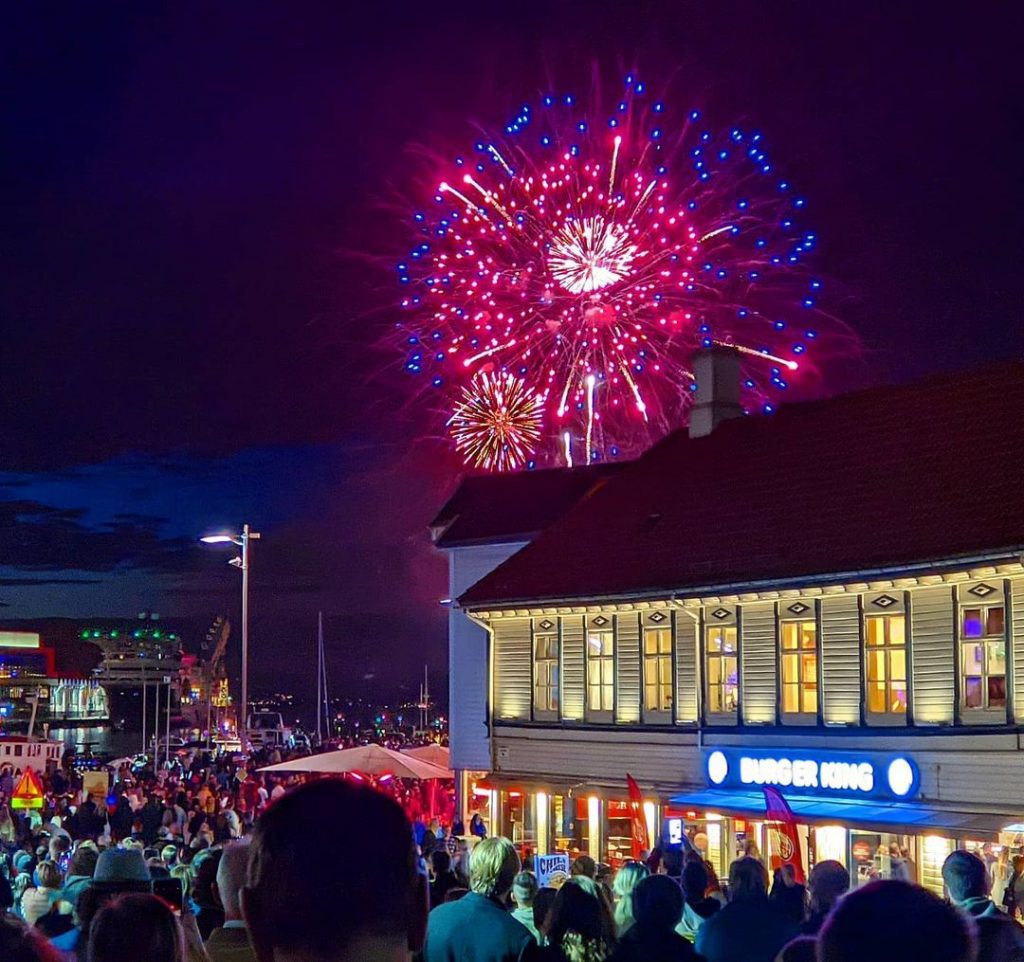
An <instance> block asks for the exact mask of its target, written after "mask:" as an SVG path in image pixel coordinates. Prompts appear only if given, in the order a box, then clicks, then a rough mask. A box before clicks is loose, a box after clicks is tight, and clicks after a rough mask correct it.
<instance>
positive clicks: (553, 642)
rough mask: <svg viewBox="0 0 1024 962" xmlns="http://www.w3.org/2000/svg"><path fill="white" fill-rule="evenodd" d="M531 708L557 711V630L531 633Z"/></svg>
mask: <svg viewBox="0 0 1024 962" xmlns="http://www.w3.org/2000/svg"><path fill="white" fill-rule="evenodd" d="M533 710H534V711H541V712H557V711H558V630H557V628H556V629H555V630H553V631H541V630H539V629H538V630H537V631H535V632H534V635H533Z"/></svg>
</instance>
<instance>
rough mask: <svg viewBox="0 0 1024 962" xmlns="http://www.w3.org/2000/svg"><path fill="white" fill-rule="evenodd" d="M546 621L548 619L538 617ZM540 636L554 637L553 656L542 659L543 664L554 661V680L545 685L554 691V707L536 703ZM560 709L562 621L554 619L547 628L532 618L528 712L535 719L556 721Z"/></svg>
mask: <svg viewBox="0 0 1024 962" xmlns="http://www.w3.org/2000/svg"><path fill="white" fill-rule="evenodd" d="M539 620H541V621H547V620H550V619H547V618H544V619H539ZM540 638H554V642H555V656H554V657H553V658H552V657H550V656H548V657H546V658H544V659H543V662H544V664H546V665H549V666H550V665H551V663H552V662H553V663H554V671H555V682H554V684H553V685H547V686H545V687H546V688H547V689H548V690H549V691H552V690H553V691H554V707H553V708H548V707H540V706H538V704H537V691H538V674H537V666H538V662H539V661H541V660H542V659H538V657H537V642H538V640H539V639H540ZM561 711H562V622H561V619H560V618H557V619H554V627H553V628H548V629H542V628H538V619H536V618H535V619H533V620H532V622H531V625H530V712H531V717H532V718H533V719H534V720H537V721H557V720H558V719H559V717H560V714H561Z"/></svg>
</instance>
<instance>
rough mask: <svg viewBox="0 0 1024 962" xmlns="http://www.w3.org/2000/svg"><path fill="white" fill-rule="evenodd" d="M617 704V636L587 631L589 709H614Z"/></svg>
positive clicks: (608, 632) (609, 633) (606, 632)
mask: <svg viewBox="0 0 1024 962" xmlns="http://www.w3.org/2000/svg"><path fill="white" fill-rule="evenodd" d="M614 705H615V637H614V635H613V634H612V632H610V631H589V632H587V710H588V711H612V709H613V707H614Z"/></svg>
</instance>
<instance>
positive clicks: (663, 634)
mask: <svg viewBox="0 0 1024 962" xmlns="http://www.w3.org/2000/svg"><path fill="white" fill-rule="evenodd" d="M644 711H649V712H655V711H663V712H670V711H672V629H671V628H645V629H644Z"/></svg>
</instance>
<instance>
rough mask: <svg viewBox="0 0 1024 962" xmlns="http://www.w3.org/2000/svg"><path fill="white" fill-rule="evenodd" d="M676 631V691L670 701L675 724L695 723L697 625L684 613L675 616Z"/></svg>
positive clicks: (677, 613)
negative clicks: (672, 706) (673, 706)
mask: <svg viewBox="0 0 1024 962" xmlns="http://www.w3.org/2000/svg"><path fill="white" fill-rule="evenodd" d="M675 622H676V631H675V636H676V637H675V643H676V690H675V696H674V697H673V699H672V701H673V702H674V703H675V709H676V716H675V720H676V724H679V725H695V724H696V723H697V717H698V715H697V713H698V706H697V692H698V691H700V684H699V681H698V677H697V641H698V638H699V631H700V628H699V625H698V623H697V621H696V620H695V619H694V618H692V617H691V616H690V615H688V614H687V613H686V612H684V611H677V612H676V614H675Z"/></svg>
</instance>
